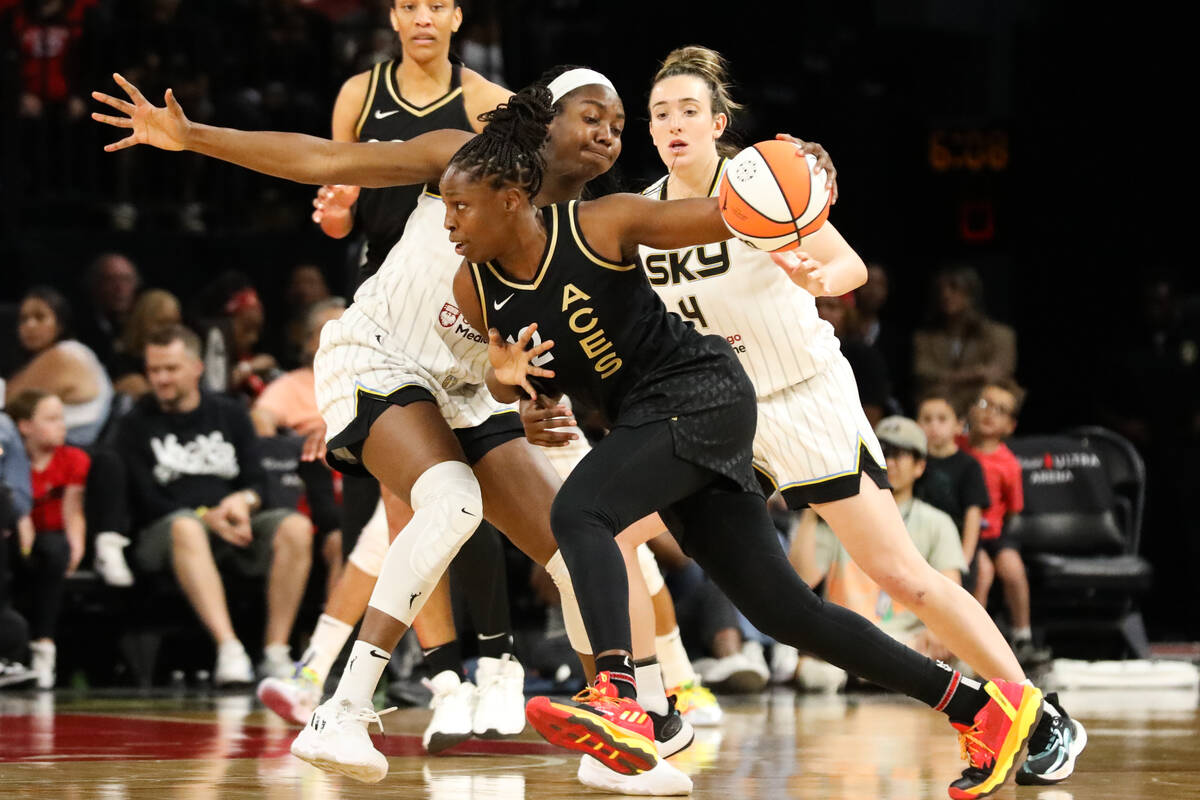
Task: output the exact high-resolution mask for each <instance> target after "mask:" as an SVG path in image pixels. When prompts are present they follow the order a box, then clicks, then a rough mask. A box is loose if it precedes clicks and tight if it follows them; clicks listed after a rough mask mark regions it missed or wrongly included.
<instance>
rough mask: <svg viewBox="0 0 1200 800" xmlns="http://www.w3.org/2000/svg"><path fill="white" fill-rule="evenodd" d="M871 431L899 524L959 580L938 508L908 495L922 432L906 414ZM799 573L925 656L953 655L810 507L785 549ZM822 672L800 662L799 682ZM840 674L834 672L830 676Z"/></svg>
mask: <svg viewBox="0 0 1200 800" xmlns="http://www.w3.org/2000/svg"><path fill="white" fill-rule="evenodd" d="M875 435H876V436H878V437H879V443H880V445H881V446H882V447H883V455H884V458H885V459H886V460H887V474H888V481H889V482H890V483H891V485H892V495H893V497H895V499H896V504H897V505H898V506H899V507H900V515H901V517H903V518H904V527H905V529H906V530H907V531H908V535H909V536H910V537H912V540H913V544H915V545H916V547H917V550H918V551H919V552H920V553H921V556H922V557H923V558H924V559H925V560H926V561H927V562H928V563H929V564H931V565H933V567H934V569H937V570H938V571H939V572H941V573H943V574H944V575H946V577H948V578H950V580H952V581H954V582H955V583H959V582H960V581H961V580H962V573H963V571H965V569H966V561H965V560H964V559H963V555H962V549H961V548H960V547H959V540H958V531H957V530H956V529H955V527H954V521H953V520H951V519H950V516H949V515H948V514H946V513H945V512H943V511H939V510H938V509H936V508H934V507H933V506H931V505H930V504H928V503H926V502H924V501H922V500H920V499H918V498H916V497H914V496H913V485H914V484H915V482H916V481H917V479H918V478H920V477H921V475H922V473H924V471H925V459H926V455H927V453H928V444H927V441H926V438H925V433H924V431H922V430H921V428H920V426H919V425H917V423H916V422H914V421H913V420H911V419H908V418H907V417H898V416H892V417H885V418H884V419H882V420H881V421H880V422H879V424H878V425H876V426H875ZM788 555H789V558H790V559H791V561H792V564H793V565H794V566H795V567H796V571H797V572H798V573H799V574H800V577H801V578H802V579H803V580H804V581H805V582H806V583H808V584H809V585H812V586H816V585H817V584H818V583H820V582H821V581H822V580H824V581H825V588H826V595H827V596H828V598H829V599H830V600H832V601H834V602H836V603H839V604H841V605H844V606H846V607H847V608H850V609H853V610H855V611H857V612H858V613H860V614H862V615H864V616H866V617H867V619H870V620H873V621H874V622H875V623H876V624H877V625H879V627H880V628H882V629H883V630H884V631H885V632H886V633H887V634H888V635H890V636H892V637H893V638H895V639H898V640H899V641H902V642H904V643H905V644H907V645H908V646H909V647H911V648H913V649H914V650H917V651H918V652H920V653H924V654H925V655H927V656H929V657H930V658H936V659H941V660H944V661H950V660H952V659H953V655H952V654H951V653H950V652H949V650H947V649H946V647H945V645H943V644H942V643H941V642H940V641H939V640H938V639H937V637H936V636H934V635H933V634H932V633H931V632H930V631H929V630H928V629H927V628H926V627H925V626H924V625H923V624H922V623H921V621H920V620H919V619H918V618H917V615H916V614H914V613H913V612H912V611H910V610H909V609H907V608H904V607H903V606H900V605H899V604H897V603H895V602H894V601H893V600H892V599H891V598H890V597H888V595H887V594H885V593H884V592H882V591H881V590H880V589H879V587H878V586H877V585H876V584H875V583H874V582H873V581H872V580H871V579H870V578H869V577H867V575H866V573H864V572H863V571H862V570H861V569H859V568H858V566H857V565H856V564H855V563H854V562H853V561H852V560H851V559H850V555H849V554H848V553H847V552H846V549H845V548H844V547H842V545H841V543H840V542H839V541H838V539H837V537H836V536H835V535H834V533H833V529H832V528H830V527H829V526H828V525H827V524H825V522H824V521H822V520H820V519H819V518H818V517H817V515H816V513H814V512H813V511H812V510H811V509H806V510H805V511H804V512H803V515H802V517H801V520H800V523H799V525H797V528H796V533H795V537H794V538H793V540H792V546H791V549H790V551H789V554H788ZM824 672H826V670H824V669H821V670H816V671H814V670H812V669H810V668H808V667H807V665H803V664H802V665H801V668H800V671H799V675H800V679H801V682H802V683H803V682H804V681H805V679H806V677H807V676H808V675H813V674H819V675H822V676H823V677H827V676H824ZM835 677H840V676H835Z"/></svg>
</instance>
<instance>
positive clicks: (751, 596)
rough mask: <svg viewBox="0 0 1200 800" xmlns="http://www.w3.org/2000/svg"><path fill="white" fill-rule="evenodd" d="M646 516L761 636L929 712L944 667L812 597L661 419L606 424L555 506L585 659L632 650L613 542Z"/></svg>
mask: <svg viewBox="0 0 1200 800" xmlns="http://www.w3.org/2000/svg"><path fill="white" fill-rule="evenodd" d="M654 511H660V512H661V513H662V516H663V519H664V521H665V522H666V523H667V527H668V528H670V530H671V532H672V533H673V534H674V535H675V537H676V538H677V539H678V540H679V542H680V545H681V546H682V547H683V549H684V551H685V552H687V553H688V554H689V555H690V556H692V557H693V558H694V559H695V560H696V562H697V563H698V564H699V565H700V566H701V567H703V568H704V569H705V571H707V572H708V574H709V576H710V577H711V578H712V580H713V582H714V583H716V584H717V586H718V587H720V589H721V590H722V591H723V592H724V593H725V594H726V596H728V597H729V599H730V600H731V601H733V604H734V605H735V606H737V607H738V608H739V609H740V610H741V611H742V613H744V614H745V615H746V617H747V619H749V620H750V622H751V624H753V625H754V626H755V627H756V628H758V629H759V630H760V631H762V632H763V633H765V634H767V635H768V636H770V637H771V638H773V639H775V640H776V641H779V642H782V643H784V644H790V645H792V646H793V647H796V648H798V649H800V650H803V651H805V652H808V653H811V654H813V655H815V656H817V657H818V658H821V659H824V660H826V661H828V662H830V663H831V664H834V665H836V666H839V667H841V668H842V669H845V670H846V671H848V672H851V673H853V674H855V675H858V676H859V677H862V678H865V679H866V680H868V681H871V682H872V683H875V684H878V685H879V686H882V687H884V688H886V689H891V690H893V691H898V692H903V693H904V694H907V695H908V696H910V697H913V698H916V699H918V700H921V701H922V702H924V703H927V704H928V705H930V706H936V705H937V704H938V703H939V702H940V701H941V700H942V699H943V696H944V695H945V693H946V690H947V688H948V686H949V684H950V679H951V674H950V672H949V671H948V668H947V667H945V665H939V664H938V663H937V662H935V661H932V660H931V659H928V658H926V657H925V656H922V655H920V654H919V653H917V652H915V651H913V650H910V649H909V648H907V647H905V646H904V645H902V644H900V643H899V642H897V641H896V640H895V639H893V638H891V637H890V636H888V635H887V634H886V633H884V632H883V631H882V630H880V629H879V628H878V627H876V626H875V625H874V624H872V623H871V622H869V621H868V620H866V619H864V618H863V617H861V616H859V615H858V614H855V613H854V612H853V611H850V610H848V609H845V608H843V607H841V606H839V605H837V604H835V603H827V602H825V601H824V600H822V599H821V598H820V597H818V596H817V595H816V594H814V593H813V591H812V589H810V588H809V587H808V585H807V584H805V583H804V582H803V581H802V580H800V577H799V576H798V575H797V574H796V571H795V570H794V569H793V568H792V565H791V564H790V563H789V562H788V560H787V556H786V555H785V554H784V552H783V548H782V546H781V545H780V543H779V536H778V534H777V533H776V532H775V527H774V525H773V524H772V522H771V517H770V515H769V513H768V512H767V507H766V503H764V502H763V499H762V498H761V497H759V496H757V495H755V494H751V493H749V492H745V491H743V490H741V489H740V488H738V487H737V486H735V485H734V484H733V483H732V481H730V480H728V479H726V478H724V477H722V476H720V475H717V474H716V473H714V472H712V471H710V470H708V469H705V468H704V467H700V466H697V465H695V464H692V463H690V462H688V461H684V460H683V459H681V458H679V457H678V456H676V455H675V451H674V443H673V441H672V436H671V431H670V428H669V423H666V422H656V423H651V424H649V425H643V426H640V427H637V428H627V427H617V428H615V429H614V430H613V431H612V433H610V434H609V435H608V436H607V437H606V438H604V439H603V440H601V441H600V442H599V444H597V445H596V447H595V448H594V449H593V450H592V452H591V453H589V454H588V455H587V456H586V457H585V458H584V459H583V461H581V462H580V463H579V465H578V466H576V467H575V469H574V471H573V472H572V473H571V475H570V476H569V477H568V478H567V481H566V483H564V484H563V487H562V488H561V489H560V490H559V492H558V496H557V497H556V498H555V500H554V506H553V509H552V510H551V518H550V519H551V527H552V528H553V530H554V537H555V539H556V540H557V541H558V545H559V548H560V549H561V550H562V554H563V559H564V560H565V561H566V564H567V569H568V570H569V571H570V573H571V580H572V582H573V583H574V586H575V595H576V597H577V598H578V599H579V605H580V610H581V611H582V614H583V620H584V625H585V626H586V627H587V632H588V638H589V639H590V640H591V643H592V647H593V651H594V652H595V653H597V654H599V653H602V652H605V651H608V650H626V651H629V650H632V647H631V640H630V632H629V603H628V592H629V586H628V581H627V579H626V576H625V565H624V561H623V560H622V559H621V553H620V550H619V549H618V547H617V545H616V542H614V541H613V538H614V537H615V536H616V534H617V533H618V532H620V531H622V530H624V529H625V528H626V527H628V526H629V525H630V524H631V523H633V522H636V521H637V520H639V519H641V518H643V517H645V516H647V515H648V514H650V513H652V512H654Z"/></svg>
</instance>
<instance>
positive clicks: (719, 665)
mask: <svg viewBox="0 0 1200 800" xmlns="http://www.w3.org/2000/svg"><path fill="white" fill-rule="evenodd" d="M756 647H757V659H756V658H754V655H755V652H756V651H755V648H756ZM693 666H694V668H695V669H696V671H697V672H699V673H700V678H701V679H702V680H703V681H704V685H705V686H707V687H709V688H710V689H712V690H713V691H716V692H729V693H733V694H754V693H756V692H761V691H762V690H763V688H764V687H766V685H767V679H768V678H769V677H770V676H771V671H770V669H768V667H767V662H766V660H765V659H763V655H762V645H761V644H758V642H746V644H745V645H744V646H743V647H742V652H740V653H734V654H733V655H728V656H725V657H724V658H717V659H705V660H704V661H697V662H696V663H695V664H694V665H693Z"/></svg>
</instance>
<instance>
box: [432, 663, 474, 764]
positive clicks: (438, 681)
mask: <svg viewBox="0 0 1200 800" xmlns="http://www.w3.org/2000/svg"><path fill="white" fill-rule="evenodd" d="M425 685H426V686H428V687H429V691H431V692H433V699H432V700H430V701H429V707H430V708H432V709H433V719H431V720H429V727H427V728H426V729H425V735H424V736H422V737H421V744H422V745H424V747H425V752H427V753H430V754H432V753H440V752H442V751H443V750H445V749H446V748H448V747H453V746H454V745H456V744H459V743H461V742H465V741H466V740H467V739H470V738H471V736H472V735H474V733H475V722H474V720H475V684H473V683H471V682H470V681H464V680H462V679H461V678H460V677H459V675H458V673H457V672H455V671H454V670H449V669H448V670H444V671H442V672H439V673H438V674H437V675H434V676H433V678H432V680H430V679H426V682H425Z"/></svg>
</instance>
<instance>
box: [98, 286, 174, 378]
mask: <svg viewBox="0 0 1200 800" xmlns="http://www.w3.org/2000/svg"><path fill="white" fill-rule="evenodd" d="M182 319H183V315H182V311H181V309H180V306H179V299H178V298H176V297H175V295H173V294H171V293H170V292H168V291H166V290H165V289H147V290H146V291H144V292H142V293H141V294H140V295H139V296H138V299H137V300H136V301H135V302H134V304H133V310H132V311H130V312H129V319H127V320H126V322H125V327H124V329H123V330H122V331H121V338H120V339H119V340H118V341H117V353H116V355H115V356H114V357H113V363H112V366H111V368H110V370H109V373H110V374H111V375H112V376H113V378H114V380H113V389H114V390H115V391H116V392H118V393H119V394H123V395H126V396H127V397H129V398H131V399H133V400H137V399H138V398H140V397H141V396H142V395H144V394H146V393H147V392H149V391H150V383H149V381H147V380H146V362H145V357H144V353H145V352H146V341H147V340H148V339H149V338H150V337H151V336H152V335H153V334H154V333H155V332H156V331H160V330H163V329H165V328H168V327H170V326H171V325H178V324H179V323H180V322H181V321H182Z"/></svg>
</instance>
